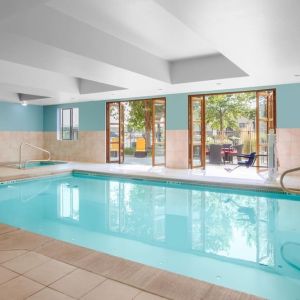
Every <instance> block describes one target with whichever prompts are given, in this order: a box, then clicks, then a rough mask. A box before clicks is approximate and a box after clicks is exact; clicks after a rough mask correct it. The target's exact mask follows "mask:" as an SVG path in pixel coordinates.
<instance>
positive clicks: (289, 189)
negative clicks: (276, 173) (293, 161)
mask: <svg viewBox="0 0 300 300" xmlns="http://www.w3.org/2000/svg"><path fill="white" fill-rule="evenodd" d="M297 171H300V167H298V168H294V169H290V170H287V171H285V172H283V173H282V175H281V176H280V185H281V187H282V189H283V190H284V191H285V192H286V193H293V194H299V195H300V189H294V188H287V187H286V186H285V185H284V183H283V179H284V177H285V176H286V175H287V174H289V173H293V172H297Z"/></svg>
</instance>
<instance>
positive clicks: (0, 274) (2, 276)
mask: <svg viewBox="0 0 300 300" xmlns="http://www.w3.org/2000/svg"><path fill="white" fill-rule="evenodd" d="M18 276H19V274H17V273H15V272H13V271H10V270H7V269H5V268H2V267H0V284H2V283H4V282H6V281H8V280H11V279H13V278H15V277H18ZM0 293H1V288H0Z"/></svg>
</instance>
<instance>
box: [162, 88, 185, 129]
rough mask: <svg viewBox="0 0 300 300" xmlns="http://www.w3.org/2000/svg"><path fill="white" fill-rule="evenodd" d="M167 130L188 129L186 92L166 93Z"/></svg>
mask: <svg viewBox="0 0 300 300" xmlns="http://www.w3.org/2000/svg"><path fill="white" fill-rule="evenodd" d="M166 101H167V103H166V106H167V107H166V123H167V124H166V128H167V130H182V129H188V94H173V95H166Z"/></svg>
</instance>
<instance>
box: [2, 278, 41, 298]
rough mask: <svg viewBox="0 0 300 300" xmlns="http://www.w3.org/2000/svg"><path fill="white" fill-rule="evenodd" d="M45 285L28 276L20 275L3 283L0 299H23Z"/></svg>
mask: <svg viewBox="0 0 300 300" xmlns="http://www.w3.org/2000/svg"><path fill="white" fill-rule="evenodd" d="M43 287H44V286H43V285H41V284H39V283H37V282H34V281H32V280H30V279H28V278H26V277H23V276H19V277H17V278H15V279H12V280H10V281H8V282H6V283H4V284H2V285H1V289H0V300H21V299H22V300H23V299H26V298H27V297H29V296H31V295H33V294H34V293H36V292H38V291H39V290H41V289H42V288H43Z"/></svg>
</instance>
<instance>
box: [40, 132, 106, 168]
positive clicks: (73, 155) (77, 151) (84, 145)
mask: <svg viewBox="0 0 300 300" xmlns="http://www.w3.org/2000/svg"><path fill="white" fill-rule="evenodd" d="M44 148H45V149H47V150H48V151H50V152H51V155H52V159H54V160H66V161H78V162H94V163H105V160H106V159H105V156H106V155H105V131H80V132H79V139H78V140H77V141H59V140H57V135H56V132H45V133H44Z"/></svg>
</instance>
